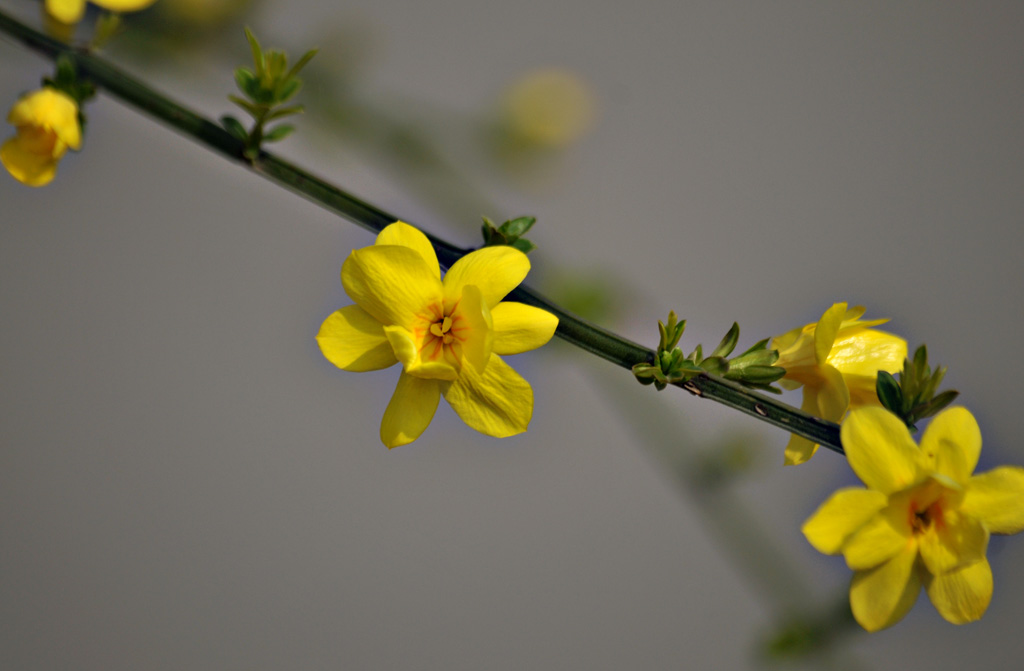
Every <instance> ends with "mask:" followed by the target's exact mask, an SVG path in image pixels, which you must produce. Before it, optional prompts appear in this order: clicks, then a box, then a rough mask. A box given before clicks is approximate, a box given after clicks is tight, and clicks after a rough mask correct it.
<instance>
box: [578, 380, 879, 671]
mask: <svg viewBox="0 0 1024 671" xmlns="http://www.w3.org/2000/svg"><path fill="white" fill-rule="evenodd" d="M588 372H589V373H590V375H591V378H592V379H593V381H594V382H593V384H591V385H590V386H591V388H593V389H595V390H598V392H599V393H600V394H601V395H602V396H603V397H604V399H605V401H606V402H607V403H606V405H607V406H608V409H609V412H612V413H613V414H614V415H615V416H616V417H617V418H618V420H619V421H620V422H621V423H622V424H623V425H625V426H626V429H627V431H626V432H627V433H628V434H629V435H631V436H633V437H634V438H635V440H636V443H637V444H639V445H640V446H641V447H642V448H643V449H644V450H645V451H646V452H647V453H648V454H649V455H650V456H651V457H653V458H654V460H655V461H656V463H657V464H658V466H659V467H660V470H661V471H663V472H664V473H666V474H668V475H669V477H670V482H671V484H672V485H673V487H674V488H675V489H676V490H677V491H678V492H679V493H680V494H681V495H682V496H683V497H684V498H685V499H686V500H687V501H689V502H690V503H691V504H692V508H693V509H694V510H695V511H696V512H697V513H698V516H699V518H700V521H701V524H702V525H703V527H704V529H705V530H706V531H707V533H708V535H709V536H710V537H711V538H713V539H714V540H716V541H717V543H718V546H719V548H720V549H721V551H722V552H723V554H725V555H726V556H727V557H728V558H729V559H730V560H731V561H732V562H733V564H734V566H735V568H736V573H737V574H738V575H739V576H740V577H741V578H742V579H743V580H744V581H745V582H746V583H747V584H748V585H749V586H750V588H751V589H753V590H754V591H755V592H757V593H758V594H759V595H760V597H761V599H762V601H763V602H764V604H765V605H766V606H767V608H768V609H769V610H770V611H771V612H772V614H773V616H774V621H775V622H774V624H773V627H772V630H771V631H770V632H769V633H768V635H767V636H766V638H765V639H764V640H763V641H762V642H761V643H760V644H759V645H758V648H757V650H756V653H757V654H758V656H759V657H760V658H762V661H785V660H789V661H793V662H809V663H812V664H814V665H815V667H816V668H831V669H860V668H863V666H862V665H861V664H860V663H859V662H857V661H856V660H855V659H854V658H853V657H852V655H851V653H849V652H848V651H843V650H841V649H840V646H841V644H842V643H843V642H844V640H845V639H846V637H847V636H849V635H851V634H855V633H857V632H859V631H860V628H859V627H858V626H857V624H856V622H855V621H854V619H853V615H852V613H851V612H850V605H849V596H848V593H847V589H846V588H845V587H844V589H842V590H841V591H840V592H839V593H838V594H836V595H835V597H834V598H833V599H831V600H829V601H828V602H827V603H826V604H824V605H822V604H818V603H815V600H814V599H813V598H812V595H811V590H810V587H809V586H808V584H807V581H806V580H805V579H804V577H803V575H802V574H801V572H800V571H799V570H798V568H797V564H796V562H794V561H793V559H792V557H790V556H789V555H788V553H787V552H786V551H785V550H783V549H782V548H781V547H780V545H779V544H778V542H777V541H776V540H775V538H774V537H773V536H772V535H771V534H770V533H768V532H767V531H766V530H765V527H764V525H763V524H762V523H761V522H760V520H759V519H758V518H757V516H756V515H755V514H754V512H753V511H751V510H750V509H749V508H748V507H747V506H746V505H744V503H743V502H742V501H741V500H740V498H739V497H738V496H737V495H736V493H735V492H734V491H733V489H732V486H733V485H734V484H735V483H736V482H737V481H738V480H739V478H740V477H742V476H744V475H746V474H748V473H750V472H751V471H752V470H753V469H754V468H755V466H756V460H757V456H756V455H757V454H758V453H757V452H756V451H755V450H754V449H753V448H752V446H751V443H752V442H753V439H750V438H744V437H742V436H732V437H728V436H727V437H725V438H723V439H721V440H720V441H717V442H716V443H715V444H712V445H707V446H701V445H699V444H698V443H697V442H696V441H694V440H692V439H690V438H689V437H688V436H687V431H686V428H685V426H683V423H682V422H681V421H679V419H678V418H677V416H676V414H675V413H674V412H673V410H672V409H671V408H668V407H661V408H659V409H658V411H657V412H655V413H653V415H655V416H656V417H657V420H656V421H651V420H650V418H651V417H652V411H651V403H658V404H659V405H663V404H661V403H660V400H659V401H652V400H650V399H647V398H644V399H642V401H643V402H641V399H640V398H639V397H638V396H637V395H636V393H631V390H629V389H624V388H623V387H622V386H621V385H620V384H618V383H617V381H616V380H612V379H610V378H609V377H608V376H607V375H605V374H603V373H600V372H599V371H596V370H594V369H593V368H591V369H589V371H588Z"/></svg>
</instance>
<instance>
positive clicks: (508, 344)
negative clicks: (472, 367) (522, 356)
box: [491, 301, 558, 354]
mask: <svg viewBox="0 0 1024 671" xmlns="http://www.w3.org/2000/svg"><path fill="white" fill-rule="evenodd" d="M491 318H492V319H493V320H494V353H495V354H519V353H520V352H528V351H530V350H532V349H537V348H538V347H540V346H541V345H544V344H545V343H547V341H549V340H551V336H553V335H554V334H555V329H556V328H557V327H558V317H556V316H554V315H553V314H551V313H550V312H548V311H547V310H541V309H540V308H535V307H533V306H532V305H524V304H522V303H515V302H511V301H506V302H502V303H498V304H497V305H495V306H494V307H493V308H492V309H491Z"/></svg>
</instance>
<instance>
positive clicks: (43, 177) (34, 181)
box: [0, 136, 57, 186]
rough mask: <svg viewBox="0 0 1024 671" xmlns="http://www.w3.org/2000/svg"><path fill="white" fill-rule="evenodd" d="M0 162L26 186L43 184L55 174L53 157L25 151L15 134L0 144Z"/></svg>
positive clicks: (55, 165)
mask: <svg viewBox="0 0 1024 671" xmlns="http://www.w3.org/2000/svg"><path fill="white" fill-rule="evenodd" d="M0 163H3V166H4V167H5V168H7V172H9V173H11V176H12V177H14V179H16V180H18V181H19V182H21V183H22V184H24V185H26V186H45V185H47V184H49V183H50V182H52V181H53V178H54V176H56V174H57V161H56V160H55V159H53V158H52V157H50V156H47V155H40V154H36V153H34V152H30V151H26V150H25V148H24V147H23V146H22V144H21V143H20V142H19V141H18V137H17V136H15V137H12V138H10V139H9V140H7V141H6V142H4V143H3V145H2V146H0Z"/></svg>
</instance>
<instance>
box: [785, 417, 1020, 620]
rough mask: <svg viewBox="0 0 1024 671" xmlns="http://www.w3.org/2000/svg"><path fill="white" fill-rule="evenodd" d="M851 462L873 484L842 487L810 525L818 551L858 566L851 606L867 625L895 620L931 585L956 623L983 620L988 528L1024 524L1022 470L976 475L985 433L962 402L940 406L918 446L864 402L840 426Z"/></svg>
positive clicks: (988, 584) (1008, 530)
mask: <svg viewBox="0 0 1024 671" xmlns="http://www.w3.org/2000/svg"><path fill="white" fill-rule="evenodd" d="M842 440H843V447H844V448H845V449H846V455H847V457H848V458H849V461H850V466H851V467H852V468H853V470H854V472H855V473H856V474H857V476H858V477H860V479H861V480H862V481H863V482H864V484H866V485H867V489H865V488H862V487H850V488H846V489H840V490H839V491H837V492H836V493H835V494H833V495H832V496H831V497H830V498H829V499H828V500H827V501H825V503H823V504H822V505H821V507H820V508H818V510H817V512H815V513H814V515H813V516H811V518H810V519H809V520H807V522H806V523H805V524H804V526H803V532H804V535H805V536H807V540H808V541H810V543H811V545H813V546H814V547H815V548H816V549H817V550H819V551H820V552H824V553H826V554H839V553H842V554H843V556H844V557H845V558H846V563H847V565H848V566H849V567H850V568H851V569H853V570H854V574H853V582H852V584H851V585H850V606H851V608H852V610H853V615H854V617H855V618H856V619H857V622H859V623H860V624H861V626H862V627H864V628H865V629H867V630H868V631H877V630H879V629H884V628H885V627H888V626H891V625H893V624H895V623H896V622H898V621H899V620H900V619H902V618H903V616H904V615H906V614H907V612H908V611H909V610H910V608H911V606H913V605H914V601H916V600H917V595H918V593H919V592H920V591H921V587H922V586H924V588H925V590H926V591H927V593H928V598H930V599H931V602H932V604H933V605H934V606H935V608H936V609H937V610H938V611H939V613H940V614H941V615H942V617H944V618H946V619H947V620H949V621H950V622H952V623H954V624H963V623H965V622H972V621H974V620H977V619H978V618H980V617H981V616H982V615H983V614H984V613H985V609H986V608H988V603H989V600H990V599H991V598H992V569H991V568H990V567H989V563H988V559H986V558H985V551H986V549H987V547H988V538H989V534H990V533H996V534H1015V533H1017V532H1019V531H1021V530H1022V529H1024V468H1021V467H1019V466H1002V467H1000V468H996V469H994V470H991V471H988V472H986V473H981V474H979V475H971V473H973V471H974V467H975V466H976V465H977V463H978V455H979V454H980V453H981V431H980V430H979V428H978V423H977V422H976V421H975V419H974V417H973V416H972V415H971V413H970V412H968V411H967V410H966V409H964V408H949V409H948V410H945V411H943V412H941V413H939V414H938V415H937V416H936V417H935V419H933V420H932V422H931V424H929V425H928V428H927V429H926V430H925V432H924V435H923V436H922V438H921V446H920V448H918V446H917V445H915V444H914V439H913V438H912V437H911V435H910V431H909V430H908V429H907V427H906V425H905V424H904V423H903V422H902V421H901V420H900V419H899V418H898V417H896V416H895V415H893V414H892V413H890V412H888V411H887V410H885V409H883V408H880V407H874V408H861V409H859V410H854V411H853V412H851V413H850V417H849V418H848V419H847V420H846V422H844V423H843V427H842Z"/></svg>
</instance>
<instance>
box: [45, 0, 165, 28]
mask: <svg viewBox="0 0 1024 671" xmlns="http://www.w3.org/2000/svg"><path fill="white" fill-rule="evenodd" d="M91 2H92V4H94V5H99V6H100V7H102V8H103V9H106V10H108V11H111V12H137V11H138V10H140V9H145V8H146V7H149V6H150V5H152V4H153V3H154V2H156V0H91ZM85 3H86V0H46V12H47V13H48V14H49V15H50V16H52V17H53V18H55V19H57V20H58V21H60V22H61V23H65V24H70V23H78V22H79V21H81V20H82V16H83V15H84V14H85Z"/></svg>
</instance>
